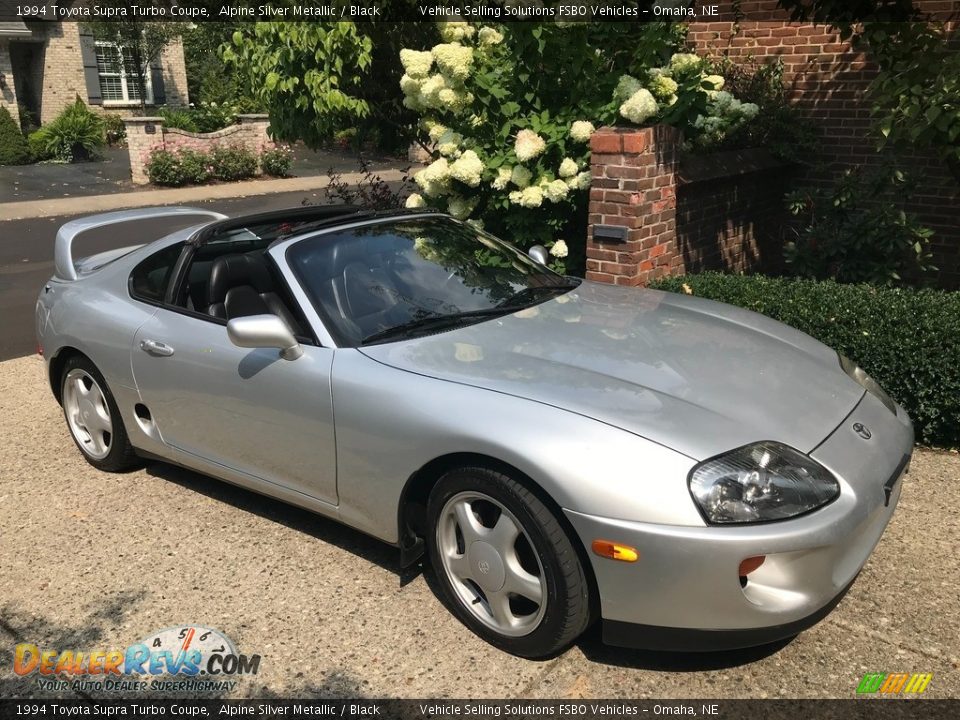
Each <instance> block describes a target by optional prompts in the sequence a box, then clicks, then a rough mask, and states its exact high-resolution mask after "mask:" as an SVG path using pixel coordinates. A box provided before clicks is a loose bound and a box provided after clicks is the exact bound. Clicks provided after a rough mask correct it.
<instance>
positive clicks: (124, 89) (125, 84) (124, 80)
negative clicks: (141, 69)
mask: <svg viewBox="0 0 960 720" xmlns="http://www.w3.org/2000/svg"><path fill="white" fill-rule="evenodd" d="M135 68H136V65H135V64H134V62H133V57H132V55H131V53H130V50H129V49H128V48H121V47H120V46H118V45H117V44H116V43H112V42H104V41H98V42H97V74H98V75H99V77H100V94H101V96H102V97H103V104H104V105H122V104H129V103H139V102H140V93H139V92H138V88H137V73H136V71H135ZM144 82H145V84H146V87H145V88H144V89H145V90H146V96H147V97H146V101H147V103H148V104H150V103H152V102H153V87H152V82H151V79H150V72H149V71H148V72H147V74H146V77H145V78H144Z"/></svg>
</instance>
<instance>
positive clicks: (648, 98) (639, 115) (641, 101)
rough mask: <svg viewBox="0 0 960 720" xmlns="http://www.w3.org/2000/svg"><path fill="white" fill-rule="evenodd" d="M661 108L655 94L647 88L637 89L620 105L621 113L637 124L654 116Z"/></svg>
mask: <svg viewBox="0 0 960 720" xmlns="http://www.w3.org/2000/svg"><path fill="white" fill-rule="evenodd" d="M659 110H660V108H659V107H657V101H656V100H654V99H653V95H651V94H650V91H649V90H647V89H646V88H640V89H639V90H637V91H636V92H635V93H634V94H633V95H631V96H630V99H629V100H627V101H626V102H625V103H624V104H623V105H621V106H620V114H621V115H623V117H625V118H626V119H627V120H629V121H630V122H634V123H636V124H637V125H640V124H642V123H644V122H646V121H647V120H649V119H650V118H652V117H653V116H654V115H656V114H657V112H658V111H659Z"/></svg>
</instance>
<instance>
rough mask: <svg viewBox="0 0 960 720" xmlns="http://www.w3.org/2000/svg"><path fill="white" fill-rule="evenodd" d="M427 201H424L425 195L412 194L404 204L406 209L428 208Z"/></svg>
mask: <svg viewBox="0 0 960 720" xmlns="http://www.w3.org/2000/svg"><path fill="white" fill-rule="evenodd" d="M426 204H427V201H426V200H424V199H423V195H421V194H420V193H411V194H410V195H408V196H407V201H406V202H405V203H404V207H408V208H422V207H426Z"/></svg>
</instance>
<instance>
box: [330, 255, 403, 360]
mask: <svg viewBox="0 0 960 720" xmlns="http://www.w3.org/2000/svg"><path fill="white" fill-rule="evenodd" d="M382 262H383V258H382V257H381V256H380V255H379V254H376V253H372V252H370V248H368V247H367V245H366V243H365V242H363V241H356V240H355V241H352V242H351V241H348V242H339V243H336V244H335V245H332V246H331V247H330V249H329V251H328V254H327V257H326V258H325V263H324V264H325V265H326V267H327V272H326V273H325V274H326V276H327V279H326V280H325V281H324V282H323V283H322V284H321V293H322V295H324V296H325V297H324V298H323V304H324V305H325V306H326V307H327V308H328V311H329V310H333V309H334V308H335V310H336V314H337V315H339V316H340V318H342V320H343V321H344V322H343V323H342V325H343V326H345V327H344V330H345V331H346V332H347V334H349V335H351V336H352V338H351V339H352V340H355V341H357V340H360V339H362V338H363V337H366V336H367V335H371V334H373V333H375V332H377V331H378V330H382V329H384V328H386V327H390V326H392V325H397V324H400V323H402V322H406V321H407V320H408V319H409V317H410V314H409V313H410V305H409V303H408V302H407V301H406V299H405V298H404V297H403V295H402V293H400V292H399V291H398V290H397V288H396V286H395V285H394V283H393V282H392V280H391V278H390V276H389V274H388V273H387V271H386V270H385V268H384V267H383V265H382Z"/></svg>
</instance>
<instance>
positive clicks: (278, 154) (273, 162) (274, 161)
mask: <svg viewBox="0 0 960 720" xmlns="http://www.w3.org/2000/svg"><path fill="white" fill-rule="evenodd" d="M292 161H293V158H292V157H291V153H290V148H288V147H278V148H273V149H270V150H264V151H263V152H262V153H261V154H260V167H261V168H263V171H264V172H265V173H266V174H267V175H272V176H273V177H286V176H287V175H289V174H290V164H291V163H292Z"/></svg>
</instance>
